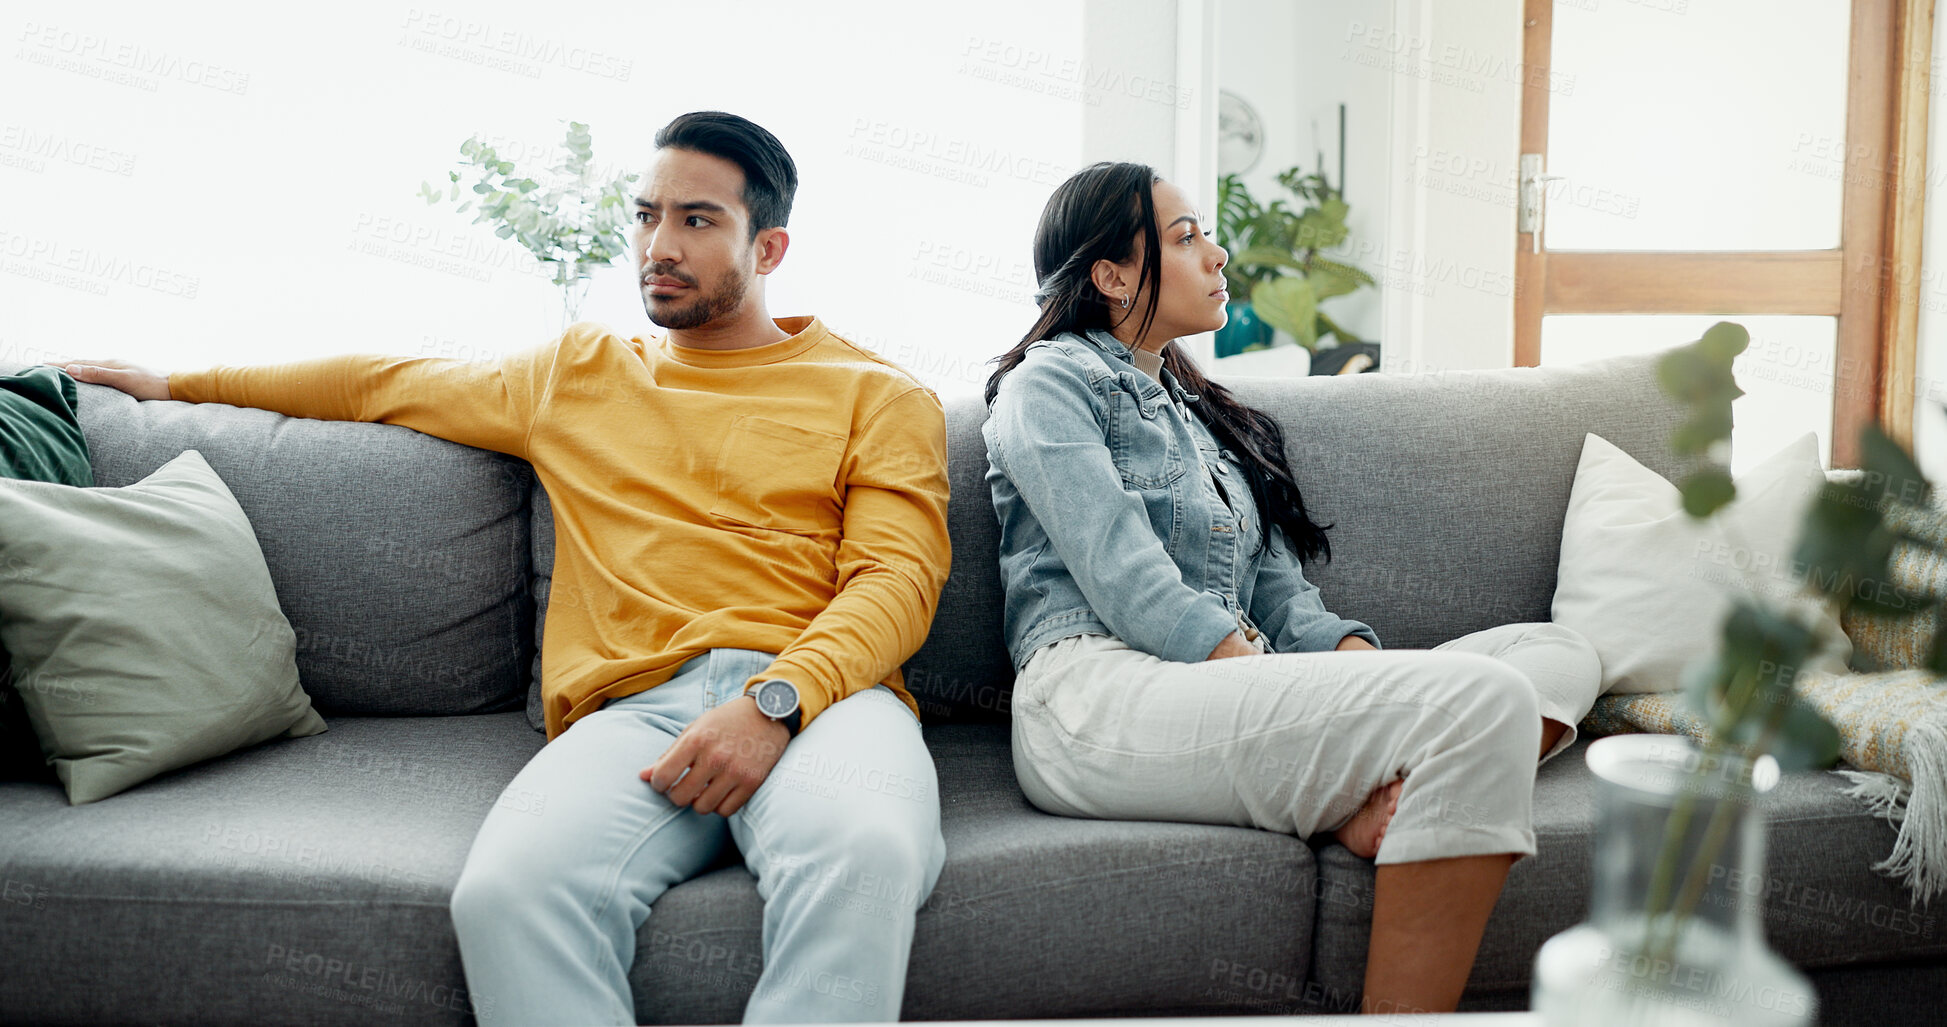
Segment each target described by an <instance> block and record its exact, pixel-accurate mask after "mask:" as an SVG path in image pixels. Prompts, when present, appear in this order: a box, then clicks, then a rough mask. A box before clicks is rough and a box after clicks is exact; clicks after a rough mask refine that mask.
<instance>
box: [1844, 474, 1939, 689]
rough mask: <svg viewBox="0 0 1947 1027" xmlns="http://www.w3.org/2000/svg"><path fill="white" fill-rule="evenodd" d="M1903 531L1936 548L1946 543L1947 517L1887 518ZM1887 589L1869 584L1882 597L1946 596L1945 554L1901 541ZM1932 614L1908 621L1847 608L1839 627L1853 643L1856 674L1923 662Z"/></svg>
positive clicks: (1933, 628) (1935, 623)
mask: <svg viewBox="0 0 1947 1027" xmlns="http://www.w3.org/2000/svg"><path fill="white" fill-rule="evenodd" d="M1888 516H1889V520H1896V521H1897V523H1899V524H1900V525H1901V526H1902V527H1904V528H1906V529H1908V530H1911V531H1913V532H1915V533H1916V534H1918V535H1920V536H1921V537H1922V538H1927V539H1930V540H1932V541H1933V543H1934V544H1935V545H1936V546H1942V545H1947V514H1943V513H1942V512H1940V511H1934V512H1931V513H1918V512H1907V513H1904V514H1901V513H1893V514H1889V515H1888ZM1891 571H1892V573H1891V575H1890V577H1891V579H1892V580H1890V581H1889V582H1887V583H1886V584H1887V585H1890V586H1892V587H1891V588H1879V587H1877V586H1873V587H1874V589H1875V591H1876V592H1877V593H1878V594H1880V595H1882V596H1889V595H1890V596H1897V595H1900V594H1901V593H1905V594H1909V595H1920V594H1926V595H1947V555H1943V554H1942V553H1941V552H1940V551H1938V550H1936V549H1929V548H1927V547H1925V546H1918V545H1912V544H1910V543H1901V544H1899V545H1897V546H1895V547H1894V549H1893V562H1892V567H1891ZM1939 623H1940V622H1939V618H1938V617H1937V616H1936V615H1935V613H1934V612H1933V611H1922V612H1920V613H1918V614H1915V615H1913V616H1910V617H1888V616H1884V615H1881V614H1873V613H1867V612H1864V611H1862V610H1859V609H1857V608H1855V607H1849V608H1848V609H1847V610H1846V612H1845V615H1844V616H1843V617H1841V618H1840V620H1839V624H1840V627H1842V628H1844V629H1845V633H1846V637H1847V638H1850V639H1852V666H1853V667H1854V669H1857V670H1869V671H1877V670H1909V669H1912V668H1915V667H1919V666H1922V665H1924V664H1925V663H1926V661H1927V650H1928V649H1929V648H1930V647H1931V646H1932V645H1933V640H1934V635H1935V633H1936V632H1937V631H1938V629H1939Z"/></svg>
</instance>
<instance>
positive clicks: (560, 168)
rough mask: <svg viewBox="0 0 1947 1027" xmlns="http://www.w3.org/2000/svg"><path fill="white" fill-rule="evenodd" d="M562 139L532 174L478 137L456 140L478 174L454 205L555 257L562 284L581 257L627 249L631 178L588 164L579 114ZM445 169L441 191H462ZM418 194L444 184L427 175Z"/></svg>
mask: <svg viewBox="0 0 1947 1027" xmlns="http://www.w3.org/2000/svg"><path fill="white" fill-rule="evenodd" d="M565 145H566V150H567V156H565V157H563V158H562V160H561V162H560V163H558V164H556V165H555V166H553V167H551V168H548V169H546V171H545V172H543V173H542V175H541V178H540V179H538V180H537V179H536V178H535V177H533V176H532V175H527V174H517V173H516V171H515V169H514V164H513V162H512V161H509V160H504V159H502V158H501V156H500V155H499V154H498V153H496V152H495V151H494V148H493V147H491V146H489V145H487V144H486V143H484V142H481V141H480V139H479V137H477V136H470V137H468V138H467V140H466V141H465V142H463V143H461V144H460V155H461V156H462V157H465V158H466V160H465V161H463V162H460V163H461V166H462V168H469V167H470V168H472V169H473V171H474V172H475V178H476V181H475V182H474V184H473V189H472V191H473V194H474V195H473V197H471V198H469V199H467V200H466V201H464V202H462V203H461V204H460V205H459V207H458V211H459V212H460V213H465V212H466V211H467V210H468V209H469V208H473V209H475V210H476V213H475V215H474V218H473V222H472V223H473V224H482V223H486V224H492V225H494V234H495V235H497V236H499V237H501V238H502V239H513V240H515V241H516V242H518V243H520V244H521V245H522V246H524V247H526V248H527V250H528V252H530V253H532V254H534V259H536V260H539V261H541V262H542V263H544V264H551V265H553V269H554V284H555V285H558V286H562V287H563V288H567V287H571V286H572V285H574V283H575V279H576V278H577V277H579V276H580V275H582V274H583V273H584V272H585V266H586V265H594V264H606V263H608V262H609V261H611V260H613V259H615V258H616V257H617V256H619V255H621V254H622V253H624V252H626V250H627V242H626V240H625V239H624V237H623V235H624V230H625V229H626V228H627V226H628V222H629V199H630V196H629V192H628V189H629V186H630V184H632V183H633V182H634V181H635V180H636V176H635V175H633V174H625V175H621V176H618V177H616V178H612V179H609V180H606V181H600V180H598V179H597V174H596V171H595V169H594V168H593V167H592V166H591V165H592V162H593V160H594V157H595V151H594V146H593V142H592V139H591V137H590V135H589V132H588V126H587V125H584V124H582V123H581V122H579V121H571V122H569V123H568V137H567V140H566V144H565ZM446 177H447V179H448V182H449V186H448V191H447V192H446V194H445V196H444V197H443V198H444V199H446V200H449V201H451V200H458V199H460V177H461V173H460V172H459V171H449V172H447V173H446ZM419 195H421V196H423V197H425V199H426V203H427V204H428V205H431V204H434V203H438V202H440V200H441V199H442V196H441V191H440V190H439V189H436V188H434V187H433V185H432V184H431V183H429V182H421V183H420V184H419Z"/></svg>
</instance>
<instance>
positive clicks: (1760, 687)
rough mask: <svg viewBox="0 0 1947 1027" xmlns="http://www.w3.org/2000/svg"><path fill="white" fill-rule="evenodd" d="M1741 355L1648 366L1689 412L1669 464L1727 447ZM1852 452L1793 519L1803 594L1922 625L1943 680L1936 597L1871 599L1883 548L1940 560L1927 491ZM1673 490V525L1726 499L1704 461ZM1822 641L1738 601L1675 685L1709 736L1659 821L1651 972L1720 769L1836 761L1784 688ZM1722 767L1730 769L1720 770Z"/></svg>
mask: <svg viewBox="0 0 1947 1027" xmlns="http://www.w3.org/2000/svg"><path fill="white" fill-rule="evenodd" d="M1749 342H1750V334H1749V333H1748V332H1746V331H1745V329H1744V328H1743V326H1741V325H1738V324H1735V323H1733V322H1730V321H1720V322H1718V323H1717V324H1715V325H1712V326H1711V328H1710V329H1709V330H1708V331H1706V332H1705V333H1704V335H1703V337H1702V338H1701V339H1699V340H1697V341H1696V342H1695V343H1693V344H1691V345H1689V346H1686V347H1683V348H1681V349H1676V350H1672V351H1671V352H1670V353H1668V354H1666V355H1665V356H1664V357H1663V359H1662V360H1661V361H1660V362H1659V364H1658V366H1657V377H1658V382H1659V384H1660V385H1661V387H1662V388H1663V390H1664V391H1665V392H1666V393H1668V394H1669V395H1670V396H1672V397H1674V398H1675V399H1677V400H1678V402H1680V403H1682V404H1683V405H1685V406H1687V407H1689V408H1690V418H1689V420H1688V421H1686V422H1685V423H1684V424H1683V425H1681V426H1680V427H1679V428H1678V429H1677V431H1676V433H1675V434H1674V436H1673V437H1672V439H1671V448H1672V449H1673V450H1674V451H1675V452H1676V453H1677V454H1678V455H1681V456H1689V457H1703V458H1708V456H1709V454H1711V453H1712V452H1714V451H1716V450H1717V449H1718V447H1719V446H1720V445H1721V444H1723V443H1726V442H1728V440H1729V439H1730V436H1731V402H1732V401H1733V400H1735V399H1736V398H1737V397H1738V396H1741V395H1743V394H1744V393H1743V390H1742V389H1740V388H1738V386H1737V383H1736V380H1735V379H1734V377H1733V376H1732V373H1731V364H1732V361H1733V360H1734V359H1735V358H1736V357H1737V355H1738V354H1739V353H1742V352H1743V351H1744V349H1745V347H1746V346H1747V345H1748V344H1749ZM1861 443H1862V445H1861V450H1862V452H1863V454H1864V459H1863V460H1862V463H1863V464H1864V467H1863V468H1862V471H1863V473H1861V474H1859V475H1857V476H1856V477H1854V478H1852V479H1851V480H1839V481H1829V482H1827V483H1826V484H1825V485H1824V486H1823V487H1822V488H1821V489H1820V491H1819V494H1818V496H1817V497H1816V498H1815V500H1814V501H1813V502H1812V504H1811V505H1810V507H1809V508H1808V509H1807V511H1806V514H1805V519H1804V521H1803V523H1802V525H1801V527H1800V529H1799V536H1798V542H1797V544H1796V546H1795V548H1794V551H1793V561H1794V564H1795V568H1796V569H1798V570H1799V571H1800V572H1801V576H1802V587H1803V588H1804V589H1805V590H1806V592H1807V593H1808V594H1811V595H1814V596H1818V597H1822V598H1826V599H1831V600H1834V601H1836V602H1837V603H1838V604H1839V606H1840V607H1841V609H1842V610H1843V609H1847V608H1855V609H1860V610H1864V611H1868V612H1871V613H1873V614H1875V615H1879V616H1884V617H1890V618H1900V617H1910V616H1916V615H1921V614H1926V615H1929V616H1932V617H1933V618H1934V619H1935V621H1936V631H1935V634H1934V642H1933V648H1932V650H1931V652H1930V654H1929V657H1928V660H1927V666H1928V668H1929V669H1930V670H1931V671H1932V672H1933V673H1935V674H1936V675H1940V674H1947V632H1941V631H1939V630H1938V619H1939V616H1940V609H1941V599H1942V596H1940V595H1937V594H1933V593H1931V592H1928V591H1926V590H1918V589H1909V588H1888V587H1883V586H1886V585H1887V584H1888V583H1890V582H1892V581H1893V575H1892V570H1891V562H1892V559H1893V555H1894V551H1895V548H1896V547H1898V546H1902V545H1906V546H1916V547H1921V548H1923V549H1925V550H1927V551H1938V550H1939V549H1940V547H1939V546H1938V545H1937V544H1936V543H1935V542H1933V541H1932V539H1935V538H1939V537H1941V535H1940V523H1941V515H1940V514H1939V513H1938V512H1936V511H1933V510H1932V509H1930V507H1929V502H1928V495H1929V492H1930V491H1931V487H1930V486H1929V484H1928V482H1927V480H1926V478H1925V477H1924V476H1923V475H1922V474H1921V473H1920V469H1919V467H1918V465H1916V464H1915V463H1914V461H1913V458H1912V457H1911V456H1910V455H1909V454H1908V453H1907V452H1906V450H1904V449H1903V448H1902V447H1901V446H1900V445H1899V443H1897V442H1895V441H1894V440H1892V439H1891V438H1889V437H1887V435H1886V434H1885V433H1884V432H1883V431H1881V430H1880V429H1879V427H1878V426H1877V425H1869V426H1867V427H1866V429H1865V430H1864V432H1863V433H1862V437H1861ZM1679 489H1680V491H1681V492H1682V495H1683V505H1684V509H1685V511H1686V512H1688V513H1689V514H1690V515H1691V516H1692V517H1694V518H1697V519H1700V520H1701V519H1704V518H1708V517H1710V516H1711V515H1712V514H1714V513H1715V512H1716V511H1717V510H1719V509H1720V508H1722V507H1723V506H1724V505H1725V504H1727V503H1729V502H1730V501H1731V500H1732V499H1734V498H1735V497H1736V495H1737V489H1736V486H1735V485H1734V484H1733V483H1732V481H1731V476H1730V474H1729V472H1728V471H1727V470H1726V469H1725V468H1724V467H1723V466H1721V464H1719V463H1717V462H1715V461H1710V460H1708V459H1706V461H1705V466H1703V467H1701V468H1699V469H1698V470H1695V471H1693V472H1692V473H1690V474H1689V475H1687V476H1686V477H1685V478H1684V480H1683V482H1682V483H1681V484H1680V486H1679ZM1829 630H1830V629H1829V628H1828V629H1821V628H1819V627H1818V626H1816V625H1814V624H1812V623H1810V622H1808V621H1807V620H1805V619H1804V618H1801V617H1800V616H1798V615H1797V614H1795V613H1793V612H1791V611H1787V610H1782V609H1779V608H1777V607H1774V606H1773V605H1771V604H1769V603H1766V602H1764V601H1762V600H1761V599H1759V598H1757V597H1756V596H1741V597H1739V598H1738V599H1737V600H1736V602H1735V603H1734V605H1733V607H1732V609H1731V612H1730V613H1729V615H1728V616H1727V617H1726V618H1725V620H1724V625H1723V634H1722V641H1721V644H1720V645H1719V647H1718V650H1717V652H1716V654H1715V655H1714V656H1713V657H1712V658H1710V659H1708V660H1705V661H1702V662H1700V663H1698V664H1697V665H1695V666H1692V667H1691V668H1689V669H1688V670H1687V671H1686V675H1685V680H1684V699H1685V701H1686V702H1687V703H1688V704H1689V705H1690V707H1691V708H1692V709H1693V710H1695V711H1696V712H1697V713H1698V714H1700V715H1701V716H1702V717H1704V718H1705V720H1706V721H1707V723H1709V725H1710V734H1709V737H1708V738H1707V739H1706V740H1705V743H1704V752H1703V755H1702V758H1701V759H1700V761H1699V763H1698V768H1697V772H1696V773H1695V774H1694V775H1692V777H1691V778H1690V779H1689V781H1688V782H1687V783H1686V788H1685V791H1684V793H1683V794H1682V795H1681V797H1680V798H1679V800H1678V802H1677V804H1676V805H1675V806H1674V807H1673V808H1672V810H1671V813H1670V819H1669V823H1668V825H1667V829H1666V833H1665V835H1664V838H1663V844H1662V847H1661V852H1660V856H1659V858H1658V860H1657V865H1656V869H1655V870H1654V872H1653V875H1652V878H1651V881H1650V885H1649V895H1648V901H1647V903H1646V910H1647V911H1648V913H1649V914H1650V915H1651V921H1650V922H1651V924H1652V929H1651V930H1652V934H1654V933H1655V925H1656V924H1657V923H1658V922H1659V919H1661V921H1662V922H1664V923H1667V924H1668V927H1669V930H1668V931H1667V933H1666V934H1664V935H1663V936H1661V937H1647V938H1645V940H1644V945H1643V950H1644V952H1646V953H1647V954H1649V955H1651V956H1652V957H1653V958H1669V957H1670V956H1671V955H1672V953H1673V952H1674V951H1675V947H1676V944H1677V938H1678V935H1679V934H1680V932H1681V930H1682V927H1683V924H1684V922H1685V920H1687V918H1688V917H1689V916H1690V915H1691V914H1692V913H1693V912H1694V911H1695V909H1696V904H1697V901H1698V898H1699V896H1700V894H1701V893H1702V891H1703V887H1704V884H1705V878H1706V875H1707V874H1708V873H1709V872H1710V867H1711V866H1712V865H1713V864H1714V863H1715V862H1716V861H1717V860H1718V858H1719V855H1720V854H1721V852H1722V851H1723V846H1724V845H1725V843H1726V842H1727V841H1728V840H1729V829H1730V824H1729V820H1730V816H1731V813H1732V812H1733V810H1732V808H1731V807H1732V804H1730V803H1718V804H1717V805H1716V806H1715V811H1714V813H1713V815H1712V820H1711V822H1710V823H1708V824H1706V825H1705V827H1704V836H1703V842H1702V844H1701V846H1699V848H1698V849H1697V851H1696V853H1695V855H1694V856H1693V858H1692V859H1691V860H1690V862H1689V866H1687V867H1680V866H1679V864H1680V863H1681V862H1682V860H1681V855H1682V853H1681V849H1682V847H1683V839H1684V838H1685V837H1687V835H1688V833H1689V831H1690V829H1691V828H1690V823H1691V820H1692V818H1693V817H1694V815H1695V813H1696V809H1697V806H1698V804H1699V798H1700V797H1701V796H1705V795H1708V794H1710V793H1711V791H1712V788H1713V782H1712V781H1711V780H1710V779H1711V778H1712V777H1713V775H1714V774H1716V775H1721V773H1722V768H1723V767H1725V766H1727V765H1741V766H1744V767H1746V768H1748V767H1750V766H1751V765H1752V764H1754V763H1755V762H1756V760H1757V759H1758V757H1760V756H1761V755H1766V754H1768V755H1770V756H1771V757H1772V758H1773V759H1775V760H1776V761H1777V762H1778V765H1779V767H1780V769H1781V770H1794V769H1803V768H1808V767H1824V766H1829V765H1831V764H1832V763H1833V762H1834V761H1835V760H1836V759H1837V758H1838V754H1839V747H1840V741H1841V739H1840V736H1839V732H1838V729H1837V728H1835V727H1834V726H1833V725H1832V724H1831V723H1830V722H1829V721H1827V720H1826V719H1825V717H1824V716H1822V715H1821V714H1820V713H1819V712H1818V711H1817V710H1816V709H1814V708H1812V706H1811V705H1810V704H1808V703H1807V702H1806V701H1805V700H1804V699H1803V697H1801V696H1800V695H1799V694H1798V693H1797V691H1796V689H1795V687H1794V686H1795V684H1796V682H1797V679H1798V676H1799V668H1801V667H1803V666H1805V664H1806V662H1807V661H1808V659H1809V658H1811V657H1812V656H1813V655H1814V654H1816V653H1817V652H1819V651H1820V650H1821V649H1823V648H1824V647H1825V646H1826V645H1828V644H1830V643H1831V642H1832V641H1835V640H1832V639H1827V638H1825V637H1823V635H1822V631H1829ZM1727 756H1728V757H1737V758H1740V759H1741V762H1738V763H1730V762H1727V761H1726V760H1725V757H1727ZM1679 873H1681V875H1682V876H1681V878H1679Z"/></svg>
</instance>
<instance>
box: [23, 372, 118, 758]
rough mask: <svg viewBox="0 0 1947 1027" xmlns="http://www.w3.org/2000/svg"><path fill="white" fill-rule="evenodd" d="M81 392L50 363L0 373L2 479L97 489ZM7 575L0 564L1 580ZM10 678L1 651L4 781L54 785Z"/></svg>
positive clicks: (66, 374) (66, 376)
mask: <svg viewBox="0 0 1947 1027" xmlns="http://www.w3.org/2000/svg"><path fill="white" fill-rule="evenodd" d="M77 391H78V390H77V389H76V388H75V386H74V379H73V378H71V377H69V376H68V373H67V372H66V371H63V370H61V369H60V368H58V367H54V366H52V365H48V364H41V365H38V366H35V367H30V368H28V369H27V370H25V371H21V372H19V373H18V374H9V375H0V478H19V479H24V480H27V481H51V482H58V483H60V484H63V485H74V486H77V487H80V488H91V487H93V486H94V484H95V472H94V470H93V469H92V468H91V467H90V466H89V463H88V440H87V439H86V438H84V437H83V436H82V434H81V420H80V418H79V417H78V416H77V415H76V405H75V394H76V392H77ZM8 573H9V568H8V567H6V566H4V565H0V577H5V576H6V575H7V574H8ZM11 678H12V673H11V671H10V669H9V667H8V663H7V651H6V650H5V649H4V648H0V781H20V780H28V781H51V780H53V779H54V771H53V770H52V769H51V768H49V767H48V765H47V761H46V760H45V759H44V758H43V757H42V756H41V749H40V743H39V742H37V741H35V739H34V731H33V729H32V728H29V727H28V726H27V714H26V713H25V712H23V711H22V710H21V707H20V696H19V695H18V694H17V693H15V692H14V689H13V684H12V680H11Z"/></svg>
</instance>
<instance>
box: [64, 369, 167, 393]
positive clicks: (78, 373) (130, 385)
mask: <svg viewBox="0 0 1947 1027" xmlns="http://www.w3.org/2000/svg"><path fill="white" fill-rule="evenodd" d="M48 362H49V363H51V364H53V365H54V366H55V367H58V368H60V369H61V370H63V371H66V372H67V373H68V374H69V376H71V377H72V378H74V380H75V381H78V382H87V383H89V384H91V385H106V386H108V387H109V388H111V389H120V390H122V391H123V392H126V393H128V394H129V395H131V396H134V397H135V398H136V399H171V398H173V397H171V396H170V395H169V376H168V375H166V374H157V373H156V372H154V371H151V370H149V369H148V368H146V367H137V366H135V365H134V364H131V363H128V362H127V361H124V360H51V361H48Z"/></svg>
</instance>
